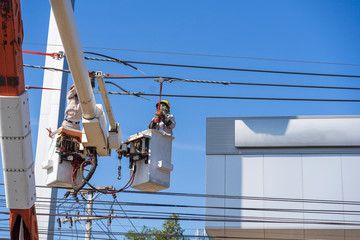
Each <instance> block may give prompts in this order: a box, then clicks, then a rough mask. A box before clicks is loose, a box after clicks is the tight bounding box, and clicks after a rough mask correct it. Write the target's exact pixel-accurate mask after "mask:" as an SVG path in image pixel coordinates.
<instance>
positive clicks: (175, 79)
mask: <svg viewBox="0 0 360 240" xmlns="http://www.w3.org/2000/svg"><path fill="white" fill-rule="evenodd" d="M104 78H106V79H147V78H150V79H153V78H163V79H164V81H166V82H170V83H172V82H190V83H209V84H220V85H249V86H266V87H295V88H324V89H339V90H360V88H356V87H335V86H314V85H295V84H275V83H251V82H231V81H212V80H194V79H183V78H174V77H163V76H141V77H111V76H105V77H104ZM108 83H111V82H108Z"/></svg>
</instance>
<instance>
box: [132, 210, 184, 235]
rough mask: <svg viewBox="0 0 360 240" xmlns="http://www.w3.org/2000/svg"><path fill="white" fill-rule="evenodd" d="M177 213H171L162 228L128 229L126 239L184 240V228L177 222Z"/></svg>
mask: <svg viewBox="0 0 360 240" xmlns="http://www.w3.org/2000/svg"><path fill="white" fill-rule="evenodd" d="M178 219H179V215H177V214H174V213H173V214H172V215H171V216H170V218H169V219H168V220H166V221H165V222H164V224H163V227H162V229H156V228H148V227H146V226H143V228H142V230H141V232H139V233H138V232H136V231H134V230H130V231H129V232H128V234H127V235H126V239H130V240H185V238H184V235H183V233H184V231H185V230H184V229H182V228H181V226H180V224H179V220H178Z"/></svg>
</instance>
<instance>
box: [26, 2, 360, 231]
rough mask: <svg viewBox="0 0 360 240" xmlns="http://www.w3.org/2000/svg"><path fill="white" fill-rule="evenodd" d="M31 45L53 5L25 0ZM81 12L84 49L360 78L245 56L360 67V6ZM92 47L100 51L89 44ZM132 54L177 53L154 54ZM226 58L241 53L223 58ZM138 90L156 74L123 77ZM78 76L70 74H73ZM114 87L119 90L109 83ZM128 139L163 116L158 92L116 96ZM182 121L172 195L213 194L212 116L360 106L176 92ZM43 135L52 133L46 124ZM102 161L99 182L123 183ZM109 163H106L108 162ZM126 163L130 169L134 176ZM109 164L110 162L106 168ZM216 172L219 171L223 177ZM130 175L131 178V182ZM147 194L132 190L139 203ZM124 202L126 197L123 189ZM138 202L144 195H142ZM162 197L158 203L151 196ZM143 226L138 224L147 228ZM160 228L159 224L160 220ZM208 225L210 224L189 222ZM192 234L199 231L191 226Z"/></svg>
mask: <svg viewBox="0 0 360 240" xmlns="http://www.w3.org/2000/svg"><path fill="white" fill-rule="evenodd" d="M21 3H22V17H23V23H24V34H25V37H24V45H23V49H24V50H30V51H40V52H45V51H46V46H45V44H46V43H47V32H48V20H49V13H50V4H49V2H48V1H38V2H37V3H34V2H33V1H22V2H21ZM75 17H76V21H77V25H78V29H79V33H80V39H81V42H82V45H83V48H84V51H92V52H98V53H102V54H107V55H110V56H113V57H116V58H119V59H123V60H129V61H130V60H131V61H149V62H162V63H174V64H188V65H205V66H218V67H233V68H249V69H264V70H279V71H296V72H314V73H333V74H352V75H360V65H359V66H349V65H340V64H320V63H299V62H286V61H270V60H254V59H245V58H236V57H250V58H266V59H280V60H298V61H312V62H331V63H333V62H336V63H347V64H360V55H359V52H360V45H359V42H360V2H359V1H355V0H354V1H351V0H348V1H340V0H332V1H329V0H316V1H313V0H302V1H288V0H283V1H279V0H274V1H265V0H264V1H256V0H246V1H245V0H226V1H213V0H206V1H205V0H198V1H188V0H184V1H163V0H161V1H138V0H132V1H129V0H128V1H114V0H113V1H95V0H87V1H79V0H78V1H76V3H75ZM90 47H91V48H90ZM132 50H145V51H155V52H156V51H158V52H176V53H190V54H204V55H218V57H206V56H194V55H186V54H164V53H150V52H141V51H132ZM219 56H233V57H232V58H230V57H219ZM24 63H25V64H33V65H40V66H43V65H44V63H45V59H44V57H41V56H33V55H28V54H25V55H24ZM87 65H88V68H89V70H94V71H103V72H106V73H111V74H119V75H128V76H140V75H141V74H140V73H139V72H137V71H135V70H133V69H131V68H129V67H124V66H122V65H120V64H116V63H103V62H95V61H88V62H87ZM136 66H137V67H138V68H139V69H141V70H142V71H144V72H145V73H146V74H147V75H148V76H153V75H163V76H173V77H178V78H188V79H201V80H223V81H238V82H241V81H244V82H256V83H283V84H299V85H301V84H304V85H324V86H349V87H360V83H359V79H358V78H340V77H316V76H301V75H286V74H265V73H249V72H233V71H218V70H202V69H190V68H174V67H160V66H151V65H136ZM42 78H43V71H42V70H38V69H28V68H27V69H25V82H26V85H31V86H41V85H42ZM114 81H116V83H117V84H119V85H121V86H122V87H124V88H126V89H127V90H129V91H143V92H146V93H157V92H158V91H159V85H158V84H157V83H155V82H154V81H153V80H151V79H150V80H149V79H147V80H114ZM70 82H71V78H70ZM108 90H109V91H118V89H116V88H115V87H113V86H108ZM163 92H164V93H165V94H187V95H221V96H241V97H283V98H286V97H294V98H338V99H360V98H359V97H360V94H359V91H358V90H326V89H320V90H319V89H304V88H284V87H259V86H234V85H230V86H219V85H208V84H196V83H179V82H173V83H171V84H169V83H166V84H165V85H164V89H163ZM99 97H100V96H97V101H98V102H101V99H100V98H99ZM40 99H41V92H40V91H39V90H31V91H30V105H31V106H30V108H31V121H32V134H33V145H34V149H35V145H36V137H37V134H38V128H37V122H38V118H39V110H40ZM110 99H111V101H112V103H113V109H114V111H115V116H116V120H117V121H118V122H119V123H120V125H121V127H122V131H123V139H126V138H127V137H128V136H129V135H131V134H134V133H136V132H138V131H142V130H144V129H145V128H147V125H148V123H149V121H150V120H151V118H152V117H153V115H154V113H153V112H154V110H155V106H154V105H155V103H156V101H157V98H156V97H150V99H151V101H146V100H143V99H139V98H136V97H129V96H113V95H112V96H110ZM167 100H169V101H170V103H171V111H172V113H173V114H174V115H175V117H176V121H177V126H176V128H175V130H174V136H175V138H176V139H175V141H174V143H173V156H172V160H173V164H174V168H175V169H174V172H172V179H171V187H170V188H169V189H168V191H171V192H187V193H205V158H206V156H205V137H206V135H205V133H206V118H207V117H251V116H297V115H358V114H360V103H336V102H294V101H256V100H215V99H180V98H167ZM39 134H45V130H44V129H39ZM113 155H114V156H113V157H111V158H104V159H103V158H101V159H100V166H99V169H98V170H97V173H96V175H95V177H94V180H93V181H94V182H96V184H97V185H109V184H113V185H115V186H120V185H122V184H124V182H120V183H118V182H115V180H116V174H117V172H116V171H117V169H116V168H117V159H116V157H115V154H114V153H113ZM102 162H103V163H104V164H102ZM125 162H126V160H123V165H124V167H123V173H124V175H126V172H127V169H126V165H127V164H126V163H125ZM105 163H106V164H105ZM214 177H216V176H214ZM123 181H124V180H123ZM136 197H138V196H127V195H126V199H127V200H129V201H130V200H133V199H134V200H136ZM119 198H121V195H119ZM137 200H138V199H137ZM142 200H144V201H155V200H154V199H151V198H149V199H142ZM163 200H164V201H165V202H166V201H167V202H171V203H174V202H176V201H179V202H184V201H185V202H186V201H187V202H189V203H190V204H200V205H202V204H204V199H191V200H189V199H185V200H184V199H171V198H166V199H163ZM142 224H143V223H142V222H138V225H142ZM156 224H161V222H155V223H153V225H156ZM184 227H185V228H190V229H194V228H201V227H203V223H200V222H195V223H193V224H192V223H185V222H184ZM188 231H189V232H188V233H189V234H193V230H188Z"/></svg>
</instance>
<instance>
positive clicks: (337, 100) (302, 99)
mask: <svg viewBox="0 0 360 240" xmlns="http://www.w3.org/2000/svg"><path fill="white" fill-rule="evenodd" d="M108 94H114V95H140V96H152V97H158V96H159V94H156V93H143V92H133V93H120V92H108ZM162 96H164V97H176V98H208V99H228V100H266V101H306V102H360V100H359V99H321V98H270V97H234V96H232V97H230V96H204V95H180V94H162Z"/></svg>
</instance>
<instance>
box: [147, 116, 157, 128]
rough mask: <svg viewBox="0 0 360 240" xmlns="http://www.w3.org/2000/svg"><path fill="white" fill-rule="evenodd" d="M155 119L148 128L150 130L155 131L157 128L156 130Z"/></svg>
mask: <svg viewBox="0 0 360 240" xmlns="http://www.w3.org/2000/svg"><path fill="white" fill-rule="evenodd" d="M154 119H155V118H153V119H152V120H151V122H150V124H149V126H148V128H149V129H155V128H156V123H154Z"/></svg>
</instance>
